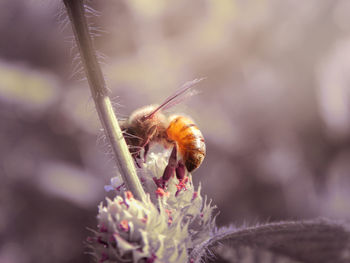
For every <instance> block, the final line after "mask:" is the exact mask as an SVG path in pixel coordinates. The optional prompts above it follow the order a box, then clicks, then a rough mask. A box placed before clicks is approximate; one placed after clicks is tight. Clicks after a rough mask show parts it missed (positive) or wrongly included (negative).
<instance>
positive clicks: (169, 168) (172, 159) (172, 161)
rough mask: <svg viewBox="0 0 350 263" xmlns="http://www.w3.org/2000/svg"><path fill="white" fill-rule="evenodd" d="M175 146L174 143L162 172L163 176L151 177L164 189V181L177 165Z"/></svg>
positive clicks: (166, 180)
mask: <svg viewBox="0 0 350 263" xmlns="http://www.w3.org/2000/svg"><path fill="white" fill-rule="evenodd" d="M176 157H177V148H176V145H174V148H173V150H172V151H171V154H170V157H169V162H168V165H167V166H166V167H165V170H164V172H163V176H162V177H161V178H159V179H157V178H153V180H154V182H155V183H156V185H157V186H158V187H161V188H163V189H164V187H165V183H166V182H168V181H169V179H170V177H171V176H172V175H173V174H174V173H175V170H176V166H177V158H176Z"/></svg>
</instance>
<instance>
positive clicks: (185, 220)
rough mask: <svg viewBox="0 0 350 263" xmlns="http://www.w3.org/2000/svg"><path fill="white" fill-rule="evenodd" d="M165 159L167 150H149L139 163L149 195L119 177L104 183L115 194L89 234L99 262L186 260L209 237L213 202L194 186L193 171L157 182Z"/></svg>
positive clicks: (101, 210)
mask: <svg viewBox="0 0 350 263" xmlns="http://www.w3.org/2000/svg"><path fill="white" fill-rule="evenodd" d="M166 165H167V156H166V155H164V154H163V153H159V154H155V153H150V155H149V157H148V161H147V163H145V165H144V167H143V168H142V169H140V171H139V174H140V179H141V181H142V183H143V186H144V188H145V190H146V191H147V192H148V198H147V200H144V201H139V200H137V199H135V198H134V197H133V196H132V194H131V192H129V191H125V189H124V188H123V187H124V186H123V184H122V182H121V181H120V180H119V179H112V180H111V185H110V186H107V187H106V190H111V189H113V190H115V191H116V192H117V196H116V197H115V198H114V199H113V200H111V199H108V198H107V204H106V205H104V204H102V203H101V204H100V205H99V213H98V216H97V217H98V230H97V231H94V232H95V236H94V237H92V238H90V239H89V243H90V244H91V247H92V249H93V250H94V252H95V256H96V261H97V262H188V254H187V253H188V250H189V249H192V248H193V247H194V246H196V245H197V244H199V243H201V242H202V241H204V240H205V239H207V238H208V237H210V235H211V233H212V232H213V229H214V225H215V224H214V219H213V217H212V211H213V209H214V207H212V206H210V203H209V204H208V203H207V202H206V199H204V200H203V198H202V197H201V194H200V187H199V188H198V189H197V190H196V191H195V189H194V187H193V184H192V176H191V174H187V175H186V176H185V177H184V178H183V179H182V180H179V179H177V178H176V177H175V176H173V177H172V178H170V180H169V181H168V182H167V184H166V186H165V187H164V188H160V187H158V186H157V184H156V180H157V179H159V178H161V176H162V175H163V171H164V169H165V167H166Z"/></svg>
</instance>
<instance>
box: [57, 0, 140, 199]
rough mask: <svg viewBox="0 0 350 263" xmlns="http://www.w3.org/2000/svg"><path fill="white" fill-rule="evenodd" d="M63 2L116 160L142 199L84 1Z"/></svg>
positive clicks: (126, 180) (65, 0)
mask: <svg viewBox="0 0 350 263" xmlns="http://www.w3.org/2000/svg"><path fill="white" fill-rule="evenodd" d="M63 2H64V4H65V6H66V8H67V11H68V15H69V18H70V21H71V23H72V27H73V31H74V35H75V38H76V42H77V45H78V47H79V51H80V56H81V60H82V62H83V64H84V69H85V72H86V75H87V79H88V82H89V86H90V90H91V93H92V97H93V99H94V101H95V105H96V109H97V112H98V115H99V117H100V121H101V123H102V125H103V127H104V130H105V133H106V136H107V137H108V139H109V141H110V144H111V146H112V149H113V152H114V154H115V156H116V161H117V164H118V167H119V169H120V172H121V174H122V177H123V180H124V182H125V184H126V187H127V188H128V189H129V190H130V191H131V192H132V193H133V194H134V196H135V197H136V198H137V199H139V200H143V199H144V198H145V197H146V194H145V192H144V190H143V188H142V185H141V182H140V180H139V178H138V176H137V173H136V169H135V165H134V162H133V159H132V157H131V154H130V152H129V149H128V146H127V145H126V142H125V139H124V137H123V134H122V131H121V129H120V127H119V124H118V120H117V118H116V116H115V113H114V110H113V107H112V104H111V100H110V98H109V96H108V92H107V88H106V83H105V80H104V77H103V75H102V71H101V67H100V65H99V63H98V61H97V57H96V53H95V50H94V48H93V44H92V40H91V38H90V33H89V29H88V26H87V22H86V18H85V11H84V0H63Z"/></svg>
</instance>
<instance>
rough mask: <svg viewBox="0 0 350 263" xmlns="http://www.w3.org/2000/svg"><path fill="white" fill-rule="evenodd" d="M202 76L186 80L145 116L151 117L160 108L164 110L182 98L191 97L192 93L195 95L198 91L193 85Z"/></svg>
mask: <svg viewBox="0 0 350 263" xmlns="http://www.w3.org/2000/svg"><path fill="white" fill-rule="evenodd" d="M203 79H204V78H200V79H194V80H192V81H188V82H186V83H185V84H183V85H182V86H181V88H180V89H179V90H177V91H176V92H175V93H174V94H172V95H170V96H169V97H168V98H166V99H165V101H164V102H163V103H162V104H161V105H160V106H159V107H157V108H156V109H155V110H154V111H152V112H151V113H150V114H149V115H147V116H146V117H145V118H146V119H148V118H151V117H152V116H153V115H154V114H155V113H156V112H158V111H160V110H165V109H169V108H171V107H173V106H175V105H176V104H179V103H180V102H182V101H183V100H184V99H186V98H188V97H191V96H193V95H196V94H197V93H198V91H196V90H193V89H191V88H193V86H194V85H196V84H197V83H198V82H200V81H202V80H203Z"/></svg>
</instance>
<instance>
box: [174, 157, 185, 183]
mask: <svg viewBox="0 0 350 263" xmlns="http://www.w3.org/2000/svg"><path fill="white" fill-rule="evenodd" d="M185 173H186V169H185V165H184V164H183V162H182V161H179V162H178V163H177V166H176V178H177V179H179V181H182V179H184V177H185Z"/></svg>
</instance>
